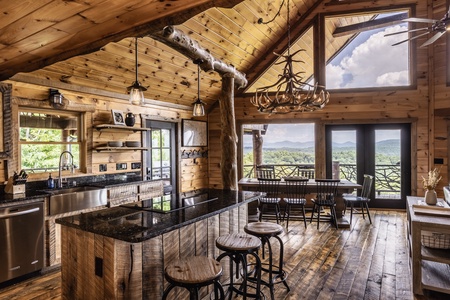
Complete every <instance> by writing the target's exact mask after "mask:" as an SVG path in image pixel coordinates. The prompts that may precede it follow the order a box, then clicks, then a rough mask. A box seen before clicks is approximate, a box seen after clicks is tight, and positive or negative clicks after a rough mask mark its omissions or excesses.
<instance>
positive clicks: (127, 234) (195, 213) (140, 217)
mask: <svg viewBox="0 0 450 300" xmlns="http://www.w3.org/2000/svg"><path fill="white" fill-rule="evenodd" d="M197 192H198V194H199V195H201V196H202V197H205V194H206V195H207V197H206V199H207V200H204V201H201V202H198V203H195V205H189V206H186V207H181V206H180V207H178V209H171V210H169V211H166V212H163V211H157V210H154V209H152V208H151V207H146V206H147V203H149V206H150V201H149V200H146V201H140V202H136V203H133V204H128V205H126V206H125V205H124V206H118V207H112V208H107V209H102V210H98V211H94V212H89V213H81V214H79V215H75V216H69V217H64V218H60V219H56V223H58V224H61V225H65V226H70V227H74V228H77V229H80V230H83V231H87V232H92V233H95V234H100V235H103V236H106V237H111V238H114V239H118V240H122V241H125V242H131V243H138V242H142V241H145V240H148V239H150V238H153V237H156V236H158V235H161V234H163V233H166V232H169V231H172V230H175V229H179V228H181V227H183V226H186V225H189V224H192V223H195V222H197V221H200V220H203V219H206V218H208V217H211V216H213V215H217V214H220V213H222V212H225V211H228V210H230V209H233V208H235V207H238V206H240V205H243V204H246V203H249V202H252V201H255V200H257V199H259V198H260V196H261V195H262V194H261V193H260V192H248V191H231V190H219V189H204V190H200V191H197ZM193 196H194V194H193V193H189V194H187V193H181V194H178V195H176V197H175V199H174V201H176V202H178V203H184V202H185V201H184V200H185V199H189V200H191V199H192V198H193ZM133 205H134V206H133Z"/></svg>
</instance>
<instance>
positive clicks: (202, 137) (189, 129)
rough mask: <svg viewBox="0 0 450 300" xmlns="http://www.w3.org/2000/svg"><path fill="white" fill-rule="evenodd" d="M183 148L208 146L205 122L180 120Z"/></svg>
mask: <svg viewBox="0 0 450 300" xmlns="http://www.w3.org/2000/svg"><path fill="white" fill-rule="evenodd" d="M182 128H183V147H204V146H207V145H208V128H207V123H206V122H205V121H196V120H190V119H183V120H182Z"/></svg>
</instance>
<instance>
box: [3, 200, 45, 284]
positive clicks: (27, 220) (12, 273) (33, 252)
mask: <svg viewBox="0 0 450 300" xmlns="http://www.w3.org/2000/svg"><path fill="white" fill-rule="evenodd" d="M43 266H44V203H43V202H37V203H30V204H24V205H14V206H9V207H6V208H0V282H4V281H7V280H10V279H13V278H16V277H19V276H22V275H25V274H28V273H32V272H34V271H38V270H40V269H42V267H43Z"/></svg>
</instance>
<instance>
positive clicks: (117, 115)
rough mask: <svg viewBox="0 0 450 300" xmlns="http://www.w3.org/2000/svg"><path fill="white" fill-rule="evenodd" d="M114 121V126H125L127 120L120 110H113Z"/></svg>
mask: <svg viewBox="0 0 450 300" xmlns="http://www.w3.org/2000/svg"><path fill="white" fill-rule="evenodd" d="M111 114H112V119H113V123H114V125H125V118H124V116H123V112H121V111H120V110H114V109H112V110H111Z"/></svg>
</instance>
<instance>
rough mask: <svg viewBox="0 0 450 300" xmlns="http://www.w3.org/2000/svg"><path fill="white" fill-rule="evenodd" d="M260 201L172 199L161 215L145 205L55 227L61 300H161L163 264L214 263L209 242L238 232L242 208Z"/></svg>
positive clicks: (247, 195)
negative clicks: (203, 259)
mask: <svg viewBox="0 0 450 300" xmlns="http://www.w3.org/2000/svg"><path fill="white" fill-rule="evenodd" d="M259 196H260V193H258V192H242V191H241V192H238V191H229V190H214V189H208V190H202V191H201V192H200V193H196V194H186V193H183V194H180V195H177V196H173V198H172V199H171V200H169V201H167V202H166V204H165V207H162V206H161V205H160V204H162V203H161V202H158V203H156V202H154V201H153V200H152V199H151V200H146V201H142V202H140V203H139V204H135V205H128V206H121V207H113V208H109V209H104V210H101V211H96V212H91V213H85V214H80V215H77V216H70V217H66V218H61V219H58V220H56V222H57V223H59V224H61V225H62V226H61V230H62V232H61V236H62V246H61V256H62V262H61V276H62V287H61V288H62V298H63V299H160V298H161V296H162V293H163V290H164V287H165V284H166V283H165V281H164V266H165V265H166V263H167V262H170V261H172V260H174V259H177V258H184V257H188V256H192V255H207V256H209V257H217V256H218V253H219V252H218V250H217V249H216V247H215V239H216V238H217V237H218V236H219V235H222V234H226V233H231V232H238V231H240V230H241V229H242V228H243V227H244V226H245V224H247V219H248V214H247V203H249V202H252V201H255V200H257V199H258V198H259ZM162 197H164V196H162ZM162 197H161V198H162ZM226 276H227V274H226V273H225V274H224V277H225V278H226ZM178 296H179V297H181V296H182V295H178Z"/></svg>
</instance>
